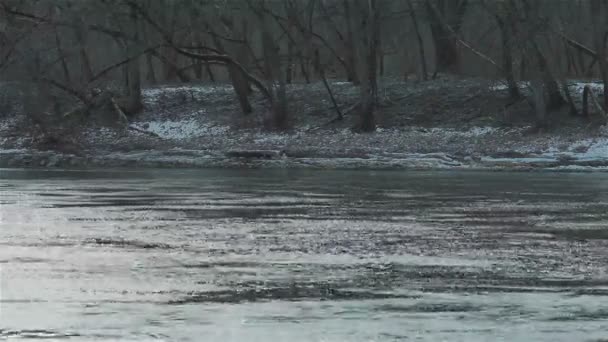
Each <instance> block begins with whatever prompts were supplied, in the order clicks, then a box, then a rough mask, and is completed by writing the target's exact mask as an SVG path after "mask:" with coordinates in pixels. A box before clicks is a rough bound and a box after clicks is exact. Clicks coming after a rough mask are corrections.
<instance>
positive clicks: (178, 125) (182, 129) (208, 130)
mask: <svg viewBox="0 0 608 342" xmlns="http://www.w3.org/2000/svg"><path fill="white" fill-rule="evenodd" d="M132 126H133V127H135V128H138V129H141V130H144V131H148V132H150V133H154V134H156V135H158V136H160V137H161V138H165V139H172V140H184V139H191V138H195V137H199V136H203V135H206V136H221V135H225V134H226V133H227V132H228V130H229V129H230V128H229V127H226V126H211V125H204V124H202V123H200V122H198V121H197V120H195V119H185V120H178V121H171V120H166V121H148V122H139V123H136V124H133V125H132Z"/></svg>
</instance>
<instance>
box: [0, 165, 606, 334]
mask: <svg viewBox="0 0 608 342" xmlns="http://www.w3.org/2000/svg"><path fill="white" fill-rule="evenodd" d="M0 195H1V197H0V340H2V339H8V340H11V339H18V340H37V339H41V338H44V339H45V340H57V341H64V340H70V341H155V340H159V341H222V342H224V341H290V342H297V341H326V342H329V341H335V342H338V341H340V342H342V341H406V340H411V341H552V342H555V341H600V340H602V339H608V272H607V271H608V174H566V173H563V174H550V173H493V172H486V173H477V172H370V171H356V172H353V171H311V170H308V171H307V170H298V171H296V170H141V171H133V170H131V171H128V170H90V171H35V170H29V171H28V170H0Z"/></svg>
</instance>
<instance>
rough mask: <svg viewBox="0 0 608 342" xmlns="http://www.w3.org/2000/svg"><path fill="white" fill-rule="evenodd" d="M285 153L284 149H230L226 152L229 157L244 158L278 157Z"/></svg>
mask: <svg viewBox="0 0 608 342" xmlns="http://www.w3.org/2000/svg"><path fill="white" fill-rule="evenodd" d="M284 155H285V151H282V150H280V151H277V150H232V151H228V152H226V156H227V157H230V158H244V159H279V158H282V157H283V156H284Z"/></svg>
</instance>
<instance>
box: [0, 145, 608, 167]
mask: <svg viewBox="0 0 608 342" xmlns="http://www.w3.org/2000/svg"><path fill="white" fill-rule="evenodd" d="M580 146H581V145H576V146H572V150H571V151H569V152H545V153H521V152H503V153H497V154H494V155H478V154H467V155H465V154H448V153H439V152H436V153H383V152H380V153H376V152H361V151H358V152H357V154H356V155H353V154H352V153H350V152H348V151H347V152H343V153H341V154H335V155H333V156H329V155H327V156H322V155H314V154H310V155H304V154H302V153H301V152H299V151H293V150H281V151H276V153H274V152H275V151H270V152H273V153H261V157H255V156H254V157H238V154H237V153H234V151H225V152H222V151H217V150H188V149H181V148H174V149H169V150H164V151H159V150H147V151H131V152H107V153H95V154H91V155H72V154H61V153H57V152H51V151H34V150H24V149H15V150H0V168H7V167H58V168H82V167H161V168H162V167H169V168H174V167H186V168H320V169H328V168H329V169H411V170H449V169H457V170H504V171H515V170H525V171H531V170H545V171H549V170H550V171H608V140H601V141H596V142H594V143H592V144H591V145H590V146H589V148H588V149H587V150H586V151H582V149H580ZM577 151H579V152H577ZM252 154H253V155H255V153H252ZM235 155H236V156H235ZM268 156H272V157H268Z"/></svg>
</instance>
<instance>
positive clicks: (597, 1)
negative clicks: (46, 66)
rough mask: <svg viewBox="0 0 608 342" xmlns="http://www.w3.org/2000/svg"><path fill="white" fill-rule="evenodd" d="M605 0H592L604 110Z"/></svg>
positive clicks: (607, 97)
mask: <svg viewBox="0 0 608 342" xmlns="http://www.w3.org/2000/svg"><path fill="white" fill-rule="evenodd" d="M603 3H604V1H601V0H591V2H590V6H589V8H590V10H591V22H592V26H593V45H594V46H595V51H596V53H597V60H598V66H599V69H600V75H601V77H602V82H603V83H604V110H606V109H608V63H607V62H606V37H605V36H606V30H605V29H604V27H605V24H604V23H602V21H603V20H602V18H603V17H604V15H605V13H604V11H602V4H603Z"/></svg>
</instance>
